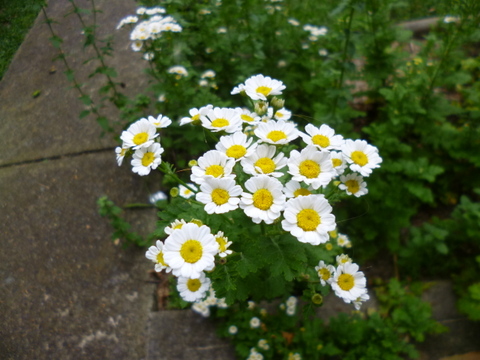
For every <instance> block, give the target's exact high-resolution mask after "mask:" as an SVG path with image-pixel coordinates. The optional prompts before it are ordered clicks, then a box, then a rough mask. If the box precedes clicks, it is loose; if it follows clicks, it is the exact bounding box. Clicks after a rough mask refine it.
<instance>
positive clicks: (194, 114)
mask: <svg viewBox="0 0 480 360" xmlns="http://www.w3.org/2000/svg"><path fill="white" fill-rule="evenodd" d="M210 109H213V105H206V106H203V107H201V108H200V109H197V108H192V109H190V110H189V111H188V112H189V114H190V117H188V116H186V117H183V118H182V119H180V126H182V125H185V124H189V123H192V122H195V121H200V117H201V116H204V115H207V114H208V112H209V110H210Z"/></svg>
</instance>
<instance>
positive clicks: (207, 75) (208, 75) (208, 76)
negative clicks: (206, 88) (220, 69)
mask: <svg viewBox="0 0 480 360" xmlns="http://www.w3.org/2000/svg"><path fill="white" fill-rule="evenodd" d="M216 75H217V74H216V73H215V71H213V70H207V71H205V72H204V73H203V74H202V75H201V76H200V77H201V78H202V79H213V78H215V76H216Z"/></svg>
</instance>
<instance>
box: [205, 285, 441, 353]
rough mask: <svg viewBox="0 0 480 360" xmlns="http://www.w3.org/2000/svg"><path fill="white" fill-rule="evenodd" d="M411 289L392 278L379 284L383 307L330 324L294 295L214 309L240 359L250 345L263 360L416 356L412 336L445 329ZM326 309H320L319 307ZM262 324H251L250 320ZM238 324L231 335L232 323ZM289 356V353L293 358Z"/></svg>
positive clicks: (420, 337) (341, 317)
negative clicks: (307, 312) (305, 309)
mask: <svg viewBox="0 0 480 360" xmlns="http://www.w3.org/2000/svg"><path fill="white" fill-rule="evenodd" d="M410 288H417V289H416V291H411V290H409V287H405V285H402V284H400V283H399V282H398V281H396V280H391V281H390V282H388V283H386V284H385V285H384V286H381V287H379V289H378V291H377V293H378V300H379V304H380V309H379V311H368V315H366V314H364V313H359V312H353V313H352V314H346V313H340V314H338V315H337V316H335V317H332V318H330V319H329V321H328V324H327V323H324V322H323V321H322V320H320V319H319V318H318V317H316V316H307V317H305V316H304V315H302V311H301V308H302V307H305V306H308V302H309V301H310V299H305V298H304V300H305V301H307V302H305V301H303V302H300V306H299V305H298V304H297V303H296V299H295V298H294V297H290V298H288V299H287V298H284V299H283V301H282V302H281V303H280V304H279V303H278V301H277V302H275V303H268V304H267V303H265V302H262V303H257V304H255V303H252V302H250V303H249V304H248V305H247V304H246V305H241V303H240V304H237V305H235V306H233V307H230V308H228V309H216V311H215V312H214V316H215V318H216V319H218V320H220V322H219V330H218V331H219V334H220V335H221V336H224V337H228V338H229V339H230V340H231V341H232V343H233V344H234V346H235V349H236V352H237V355H238V357H239V358H246V357H247V356H249V354H250V353H251V351H252V349H254V350H255V351H257V352H260V353H261V354H262V355H263V356H264V358H265V359H291V358H292V357H291V356H293V355H294V354H299V355H300V356H301V358H302V359H312V360H320V359H329V358H332V357H334V358H341V359H351V360H359V359H362V360H374V359H391V360H400V359H404V358H405V357H409V358H412V359H416V358H418V352H417V351H416V350H415V346H414V344H413V343H412V339H413V340H415V341H417V342H422V341H423V340H424V339H425V336H426V335H427V334H433V333H439V332H443V331H445V328H444V327H443V326H441V325H440V324H438V323H437V322H435V321H434V320H432V319H431V308H430V305H429V304H427V303H425V302H422V301H421V300H420V298H419V296H418V295H419V291H421V288H420V287H419V286H418V285H415V284H411V285H410ZM318 311H322V309H321V308H320V309H318ZM253 318H257V319H259V320H260V322H261V324H260V326H258V327H252V319H253ZM232 325H233V326H235V327H236V328H237V332H236V333H234V334H232V331H231V326H232ZM289 356H290V357H289Z"/></svg>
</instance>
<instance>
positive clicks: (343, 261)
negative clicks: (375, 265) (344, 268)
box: [335, 254, 353, 265]
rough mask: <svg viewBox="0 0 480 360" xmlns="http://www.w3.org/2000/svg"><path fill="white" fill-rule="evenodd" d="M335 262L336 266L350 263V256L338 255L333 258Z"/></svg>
mask: <svg viewBox="0 0 480 360" xmlns="http://www.w3.org/2000/svg"><path fill="white" fill-rule="evenodd" d="M335 261H336V262H337V265H344V264H348V263H352V262H353V260H352V258H351V257H350V256H348V255H347V254H340V255H337V256H336V257H335Z"/></svg>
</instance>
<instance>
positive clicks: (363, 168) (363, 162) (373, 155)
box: [342, 139, 382, 176]
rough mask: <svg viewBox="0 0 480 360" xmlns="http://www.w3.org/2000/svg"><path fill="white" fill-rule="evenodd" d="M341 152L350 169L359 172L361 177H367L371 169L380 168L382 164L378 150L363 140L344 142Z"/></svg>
mask: <svg viewBox="0 0 480 360" xmlns="http://www.w3.org/2000/svg"><path fill="white" fill-rule="evenodd" d="M342 152H343V154H344V155H345V157H346V159H347V161H348V163H350V169H352V171H356V172H359V173H360V174H361V175H362V176H369V175H370V174H371V173H372V170H373V169H375V168H378V167H380V163H381V162H382V158H381V157H380V156H379V155H378V149H377V148H376V147H375V146H372V145H369V144H368V143H367V142H366V141H365V140H355V141H353V140H350V139H348V140H346V141H345V144H344V145H343V146H342Z"/></svg>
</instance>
